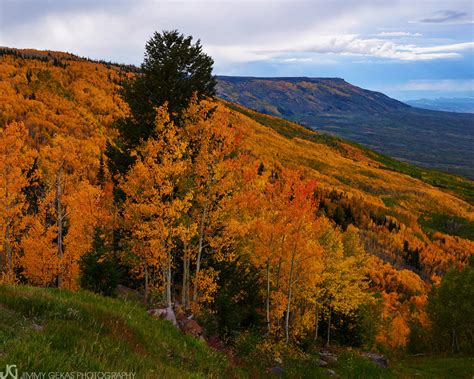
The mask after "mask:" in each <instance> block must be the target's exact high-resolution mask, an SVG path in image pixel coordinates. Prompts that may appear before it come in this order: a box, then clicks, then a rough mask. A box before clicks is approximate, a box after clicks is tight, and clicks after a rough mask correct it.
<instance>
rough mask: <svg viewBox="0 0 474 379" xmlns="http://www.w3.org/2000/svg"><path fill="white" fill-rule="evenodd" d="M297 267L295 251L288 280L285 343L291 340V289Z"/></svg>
mask: <svg viewBox="0 0 474 379" xmlns="http://www.w3.org/2000/svg"><path fill="white" fill-rule="evenodd" d="M294 268H295V253H294V252H293V255H292V257H291V268H290V279H289V280H288V298H287V305H286V317H285V343H286V345H288V342H289V341H290V330H289V328H290V309H291V295H292V293H291V291H292V288H293V271H294Z"/></svg>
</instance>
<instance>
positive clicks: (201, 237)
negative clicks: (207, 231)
mask: <svg viewBox="0 0 474 379" xmlns="http://www.w3.org/2000/svg"><path fill="white" fill-rule="evenodd" d="M206 216H207V204H206V205H205V206H204V208H203V210H202V215H201V222H200V225H199V244H198V255H197V260H196V274H195V276H194V278H195V281H194V292H193V301H194V302H196V301H197V298H198V278H199V272H200V270H201V257H202V246H203V243H204V225H205V223H206Z"/></svg>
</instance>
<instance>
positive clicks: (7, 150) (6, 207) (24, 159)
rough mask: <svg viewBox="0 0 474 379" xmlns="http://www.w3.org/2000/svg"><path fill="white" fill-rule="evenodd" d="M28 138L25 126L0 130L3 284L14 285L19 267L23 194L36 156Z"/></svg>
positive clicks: (0, 269) (0, 277)
mask: <svg viewBox="0 0 474 379" xmlns="http://www.w3.org/2000/svg"><path fill="white" fill-rule="evenodd" d="M27 136H28V133H27V129H26V128H25V126H24V124H23V123H12V124H9V125H7V126H6V127H4V128H0V234H1V239H2V241H1V244H0V281H8V282H14V281H15V278H14V272H13V270H14V268H16V267H18V260H19V244H18V241H19V238H20V236H21V233H22V232H23V230H24V228H25V223H24V221H25V220H24V213H25V210H26V208H27V204H26V202H25V196H24V194H23V192H22V191H23V189H24V188H25V187H26V186H27V185H28V183H29V179H28V177H27V175H26V172H27V170H28V169H29V168H30V167H31V166H32V164H33V159H34V156H35V154H34V151H32V150H31V149H29V148H28V146H27V143H26V141H27Z"/></svg>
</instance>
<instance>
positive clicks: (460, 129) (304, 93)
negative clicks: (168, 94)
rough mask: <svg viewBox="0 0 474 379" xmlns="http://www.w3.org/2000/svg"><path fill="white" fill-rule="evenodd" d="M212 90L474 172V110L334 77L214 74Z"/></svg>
mask: <svg viewBox="0 0 474 379" xmlns="http://www.w3.org/2000/svg"><path fill="white" fill-rule="evenodd" d="M218 79H219V84H218V95H219V96H220V97H222V98H223V99H225V100H227V101H231V102H234V103H238V104H241V105H243V106H245V107H248V108H251V109H255V110H257V111H259V112H263V113H266V114H270V115H274V116H279V117H284V118H286V119H289V120H292V121H295V122H298V123H300V124H303V125H306V126H308V127H311V128H313V129H315V130H318V131H324V132H328V133H331V134H336V135H339V136H341V137H344V138H347V139H350V140H352V141H355V142H358V143H361V144H363V145H365V146H367V147H369V148H371V149H374V150H376V151H379V152H382V153H384V154H387V155H389V156H391V157H394V158H396V159H400V160H404V161H409V162H412V163H415V164H417V165H421V166H424V167H429V168H437V169H441V170H443V171H448V172H453V173H457V174H461V175H464V176H467V177H470V178H474V167H473V166H472V162H473V161H474V149H473V148H472V147H473V145H474V116H473V115H471V114H458V113H449V112H437V111H430V110H425V109H418V108H413V107H411V106H409V105H407V104H404V103H402V102H399V101H397V100H394V99H391V98H389V97H388V96H386V95H384V94H381V93H378V92H373V91H368V90H364V89H361V88H359V87H356V86H353V85H351V84H349V83H347V82H345V81H344V80H343V79H339V78H244V77H225V76H220V77H218Z"/></svg>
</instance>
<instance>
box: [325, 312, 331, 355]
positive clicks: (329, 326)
mask: <svg viewBox="0 0 474 379" xmlns="http://www.w3.org/2000/svg"><path fill="white" fill-rule="evenodd" d="M331 314H332V312H331V311H329V318H328V338H327V341H326V346H329V342H330V341H331Z"/></svg>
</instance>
